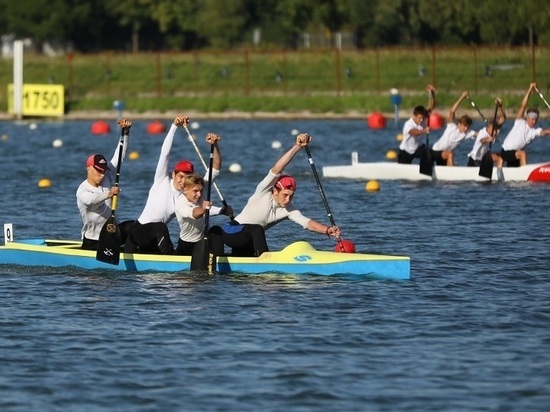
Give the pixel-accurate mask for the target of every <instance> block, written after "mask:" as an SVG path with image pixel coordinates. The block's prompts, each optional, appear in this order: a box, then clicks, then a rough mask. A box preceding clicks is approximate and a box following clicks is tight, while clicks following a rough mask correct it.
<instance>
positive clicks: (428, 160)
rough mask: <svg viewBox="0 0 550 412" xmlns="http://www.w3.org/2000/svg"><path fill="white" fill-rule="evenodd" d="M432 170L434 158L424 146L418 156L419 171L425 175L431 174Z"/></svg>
mask: <svg viewBox="0 0 550 412" xmlns="http://www.w3.org/2000/svg"><path fill="white" fill-rule="evenodd" d="M433 170H434V160H433V157H432V151H431V150H430V149H429V148H426V149H425V150H424V151H423V152H422V156H420V173H422V174H423V175H427V176H430V177H431V176H432V174H433Z"/></svg>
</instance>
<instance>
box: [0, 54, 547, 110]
mask: <svg viewBox="0 0 550 412" xmlns="http://www.w3.org/2000/svg"><path fill="white" fill-rule="evenodd" d="M549 51H550V50H548V48H543V47H540V48H538V49H536V50H534V52H533V50H531V49H530V48H525V47H518V48H498V49H496V48H488V47H487V48H444V49H443V48H442V49H431V48H416V49H414V48H386V49H379V50H378V49H376V50H372V49H371V50H364V51H355V50H343V51H340V52H338V51H335V50H315V51H309V50H308V51H299V52H289V51H287V52H282V51H281V52H259V51H237V52H189V53H176V52H172V53H168V52H167V53H140V54H121V53H111V52H105V53H102V54H94V55H85V54H76V55H74V58H73V59H72V60H69V59H68V58H67V57H66V56H62V57H55V58H49V57H44V56H37V55H31V54H27V55H25V58H24V82H25V83H29V84H30V83H54V84H63V85H64V86H65V91H66V104H67V107H68V110H70V111H76V110H111V109H112V103H113V101H114V100H124V101H125V103H126V110H130V111H135V112H146V111H149V110H155V111H160V112H164V111H174V110H178V111H179V110H196V111H201V112H223V111H228V110H237V111H244V112H252V111H265V112H278V111H288V112H300V111H305V110H307V111H310V112H313V113H325V112H333V113H345V112H349V111H358V112H361V113H369V112H373V111H377V110H380V111H383V112H393V107H392V105H391V102H390V94H389V91H390V89H391V88H398V89H399V91H400V93H401V94H402V95H403V98H404V100H403V103H402V107H403V108H407V109H409V108H412V107H413V106H415V105H417V104H426V102H427V96H426V93H425V86H426V84H428V83H433V84H435V86H436V87H437V90H438V93H437V106H438V107H449V106H450V105H452V103H453V102H454V101H455V100H456V98H457V97H458V95H459V94H460V93H461V92H462V90H469V91H470V95H471V96H472V98H473V99H474V100H475V101H476V103H477V105H478V106H479V107H480V108H481V109H482V110H488V109H490V108H492V107H494V106H493V100H494V97H495V96H497V95H498V96H501V97H502V98H503V99H504V103H505V107H510V108H515V107H517V105H519V102H520V101H521V96H522V95H523V93H524V92H525V90H526V89H527V87H528V85H529V83H530V82H531V81H532V80H536V81H538V84H539V89H540V90H541V91H542V92H543V93H547V92H549V89H550V53H549ZM420 66H423V68H424V71H425V74H424V76H423V77H422V76H420V75H419V68H420ZM486 67H488V68H489V69H490V70H491V76H487V75H486V72H485V70H486ZM278 74H280V75H281V77H279V78H277V75H278ZM12 75H13V69H12V61H11V60H10V59H4V60H2V61H0V87H2V86H3V87H4V90H6V85H7V84H8V83H10V82H11V81H12ZM532 103H533V104H535V105H539V107H542V104H540V103H541V102H540V100H539V99H537V100H534V99H533V102H532ZM6 110H7V93H6V92H4V93H0V111H4V112H5V111H6Z"/></svg>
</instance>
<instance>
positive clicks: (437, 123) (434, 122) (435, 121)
mask: <svg viewBox="0 0 550 412" xmlns="http://www.w3.org/2000/svg"><path fill="white" fill-rule="evenodd" d="M444 125H445V118H444V117H443V116H441V115H440V114H439V113H435V112H433V113H432V114H430V130H438V129H441V128H442V127H443V126H444Z"/></svg>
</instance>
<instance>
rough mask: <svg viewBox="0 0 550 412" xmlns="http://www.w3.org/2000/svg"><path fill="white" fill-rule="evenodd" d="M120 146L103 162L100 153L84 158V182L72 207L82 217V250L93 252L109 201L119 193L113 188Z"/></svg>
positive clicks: (127, 124)
mask: <svg viewBox="0 0 550 412" xmlns="http://www.w3.org/2000/svg"><path fill="white" fill-rule="evenodd" d="M118 125H119V126H120V127H121V128H128V129H129V128H130V127H131V126H132V122H131V121H129V120H127V119H120V120H119V121H118ZM128 138H129V136H128V135H124V137H123V144H122V156H121V161H122V160H123V159H124V157H125V155H126V150H127V148H128ZM120 146H121V145H120V143H119V142H117V147H116V149H115V152H114V154H113V157H112V158H111V161H107V159H106V158H105V156H103V155H102V154H99V153H97V154H92V155H90V156H88V158H87V159H86V180H84V181H83V182H82V183H81V184H80V186H79V187H78V189H77V191H76V204H77V206H78V210H79V211H80V217H81V218H82V223H83V225H82V230H81V233H82V249H86V250H97V243H98V240H99V234H100V233H101V229H102V228H103V225H104V224H105V222H106V221H107V219H109V218H110V217H111V200H112V198H113V196H115V195H118V194H119V193H120V188H119V187H118V186H117V185H114V184H113V183H114V181H115V177H116V170H117V166H118V158H119V156H118V154H119V150H121V148H120Z"/></svg>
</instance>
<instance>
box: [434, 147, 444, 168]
mask: <svg viewBox="0 0 550 412" xmlns="http://www.w3.org/2000/svg"><path fill="white" fill-rule="evenodd" d="M432 159H433V160H434V162H435V164H436V165H438V166H447V161H446V160H445V159H443V150H433V149H432Z"/></svg>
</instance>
